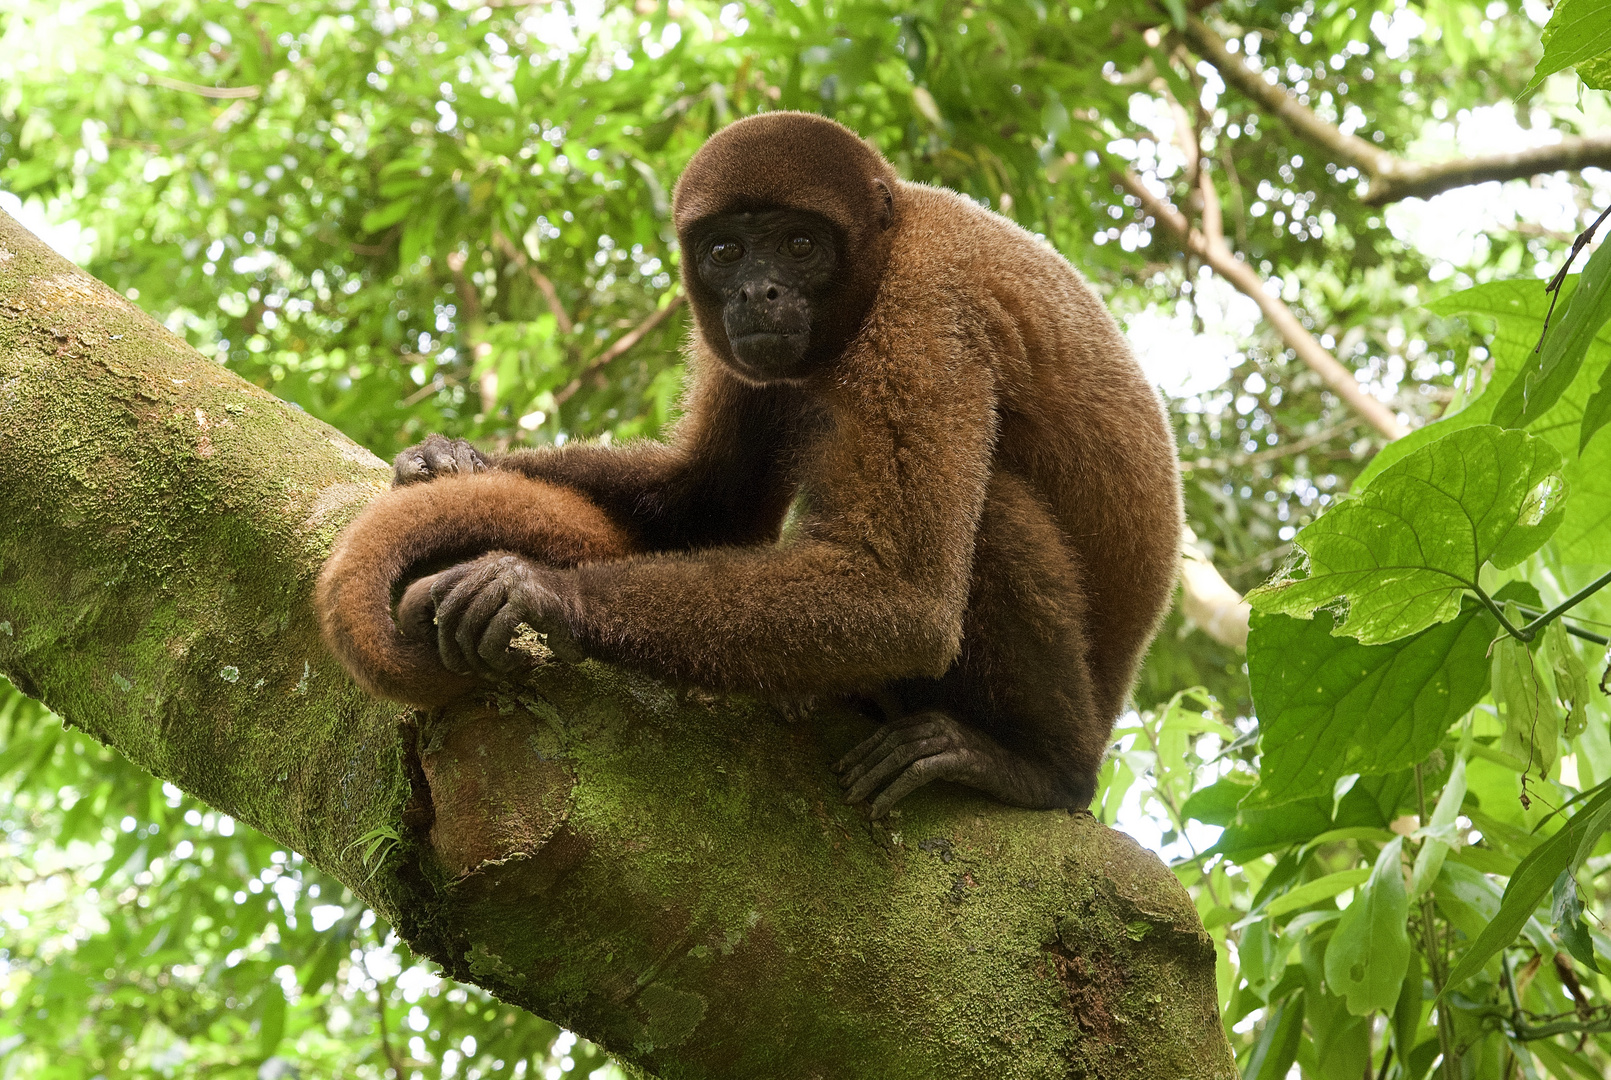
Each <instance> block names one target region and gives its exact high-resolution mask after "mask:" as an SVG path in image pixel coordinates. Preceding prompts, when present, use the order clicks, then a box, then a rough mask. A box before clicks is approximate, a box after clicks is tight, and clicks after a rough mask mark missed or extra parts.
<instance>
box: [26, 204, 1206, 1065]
mask: <svg viewBox="0 0 1611 1080" xmlns="http://www.w3.org/2000/svg"><path fill="white" fill-rule="evenodd" d="M0 440H3V442H0V448H3V457H0V671H4V673H5V674H6V675H7V676H9V677H10V678H11V679H12V680H13V681H14V682H15V683H16V684H17V685H18V686H19V687H20V688H21V689H22V690H23V691H24V692H26V693H28V694H30V695H32V696H34V697H37V698H40V699H41V700H43V701H44V702H45V703H47V704H48V705H49V706H50V707H52V708H53V709H55V710H56V711H57V712H58V713H59V714H60V715H62V716H63V717H64V718H65V719H66V720H67V722H68V723H70V724H73V725H75V726H78V727H81V728H83V729H84V730H85V731H88V732H90V733H91V734H93V735H94V736H96V737H97V738H99V739H101V740H103V741H105V742H107V743H109V744H111V745H113V746H115V747H117V748H118V749H119V750H120V751H122V752H123V753H124V754H126V755H128V757H129V758H130V759H131V760H133V761H135V762H136V763H138V764H139V765H140V766H141V767H143V768H146V769H148V770H150V771H151V772H152V773H154V774H156V775H157V776H160V777H162V778H164V779H166V780H169V781H171V782H173V783H174V784H176V785H178V786H179V787H181V788H183V789H185V790H186V791H189V792H191V793H193V794H195V795H197V796H199V797H201V798H203V799H206V800H207V801H208V802H210V803H212V804H213V805H215V806H217V807H218V808H220V809H222V810H224V811H227V812H228V813H230V814H233V815H235V816H236V817H238V818H240V819H241V820H242V821H246V822H249V823H250V824H252V825H253V826H254V827H256V828H258V829H260V830H262V831H263V832H265V833H267V834H268V835H269V836H271V837H273V838H275V839H276V840H277V841H279V842H281V843H283V844H286V845H288V846H290V847H292V848H295V849H296V850H297V851H300V852H302V853H303V854H304V855H306V856H307V857H308V858H309V859H310V860H312V861H313V862H314V863H316V864H317V865H319V866H321V867H323V868H324V869H326V870H329V871H330V872H331V873H333V874H335V875H337V876H339V877H340V878H341V879H342V880H344V881H345V882H347V884H348V885H349V886H350V887H351V888H352V889H353V890H354V891H355V892H356V893H358V894H359V895H360V896H362V897H363V898H364V899H365V900H366V901H368V902H369V903H370V904H372V905H373V906H374V907H375V909H376V910H377V911H378V912H380V913H381V914H382V915H384V916H385V917H386V918H387V919H389V920H390V921H391V923H392V924H393V925H394V926H395V927H396V928H397V930H398V932H399V933H400V934H401V935H402V936H403V938H404V939H405V940H406V941H407V942H408V943H409V945H410V946H411V947H412V948H413V949H414V950H415V951H416V952H417V953H419V954H421V955H424V956H427V957H430V958H432V959H433V960H436V961H438V962H439V963H441V964H442V966H443V967H444V968H446V970H447V972H448V974H450V975H451V976H453V977H454V978H456V979H460V980H464V981H467V982H473V983H476V984H478V985H480V986H483V987H486V988H487V989H488V990H490V991H492V992H493V993H495V994H497V995H498V996H499V997H500V998H503V999H504V1000H506V1001H510V1002H514V1003H517V1004H519V1005H521V1006H524V1007H526V1008H528V1009H531V1010H532V1011H534V1012H536V1013H538V1014H540V1015H542V1016H544V1017H546V1018H548V1019H550V1020H553V1021H555V1022H557V1023H561V1024H564V1025H566V1026H567V1027H569V1028H571V1029H573V1030H575V1031H576V1032H578V1033H579V1034H581V1035H584V1036H586V1037H587V1038H589V1039H593V1040H595V1041H597V1042H599V1043H601V1044H602V1045H603V1046H605V1047H606V1048H607V1049H609V1050H610V1051H611V1052H612V1053H614V1054H617V1055H619V1056H620V1057H622V1058H623V1059H625V1060H627V1061H630V1062H633V1063H635V1064H637V1065H638V1066H639V1067H641V1068H642V1069H644V1070H647V1071H649V1072H651V1073H654V1074H656V1075H658V1076H661V1077H665V1078H667V1080H671V1078H685V1077H686V1078H694V1077H744V1078H749V1077H757V1078H778V1080H785V1078H793V1077H800V1078H806V1077H822V1078H834V1080H846V1078H855V1077H878V1078H904V1077H947V1078H951V1077H979V1078H989V1080H1005V1078H1015V1077H1025V1078H1028V1077H1114V1078H1119V1077H1125V1078H1129V1077H1135V1078H1138V1080H1139V1078H1149V1080H1150V1078H1170V1080H1172V1078H1176V1077H1193V1078H1196V1077H1225V1078H1230V1077H1233V1076H1234V1075H1235V1067H1234V1063H1233V1061H1232V1059H1231V1054H1230V1050H1229V1046H1228V1043H1227V1042H1226V1039H1225V1037H1224V1033H1223V1031H1222V1029H1221V1026H1220V1022H1219V1017H1218V1012H1217V1009H1216V1001H1215V990H1214V951H1213V948H1212V947H1211V944H1210V941H1209V938H1208V937H1207V935H1206V934H1205V933H1204V932H1203V929H1202V926H1201V924H1200V922H1199V921H1198V917H1197V913H1196V911H1195V910H1194V908H1193V906H1192V904H1191V901H1190V900H1189V898H1188V897H1187V895H1186V893H1185V891H1184V889H1182V888H1181V886H1180V885H1179V884H1178V883H1177V882H1176V880H1175V878H1174V876H1173V875H1172V874H1170V873H1169V871H1168V870H1167V869H1166V868H1164V867H1163V866H1162V865H1161V864H1160V863H1159V862H1158V860H1157V859H1156V858H1155V857H1154V856H1152V855H1151V854H1149V853H1148V852H1146V851H1144V850H1142V849H1141V848H1140V847H1139V846H1137V845H1136V844H1135V843H1134V842H1133V841H1131V840H1130V839H1129V838H1127V837H1125V836H1124V835H1122V834H1120V833H1117V832H1114V831H1112V830H1109V829H1107V828H1104V827H1103V826H1101V825H1099V824H1098V823H1096V822H1095V821H1094V820H1093V819H1092V818H1091V817H1090V816H1089V815H1086V814H1074V815H1070V814H1066V813H1062V812H1029V811H1023V810H1015V809H1009V808H1006V807H1002V806H997V805H994V804H991V803H989V802H987V801H985V800H982V799H979V798H976V797H973V796H971V795H969V794H967V793H966V792H964V791H962V790H959V789H942V788H940V787H938V786H937V787H934V788H932V789H928V790H925V791H923V792H920V793H919V794H917V795H915V796H913V797H912V798H910V799H908V800H907V801H906V803H904V804H903V807H902V811H901V813H900V814H899V815H898V816H897V817H896V820H895V821H894V823H893V824H891V825H890V827H888V828H885V827H883V826H881V825H875V824H871V823H869V822H868V821H867V819H866V817H865V814H864V813H863V811H862V810H861V809H859V808H856V807H848V806H845V805H843V804H842V803H841V802H840V801H839V797H838V789H837V786H836V784H835V783H834V781H833V778H832V776H831V774H830V772H829V770H828V764H829V762H831V761H833V760H834V759H835V757H836V756H837V755H838V754H840V753H842V752H843V751H845V750H846V749H847V748H849V747H850V746H852V745H853V744H854V743H855V742H856V741H857V740H858V739H860V738H862V737H863V736H864V735H865V734H866V733H867V731H868V730H869V728H870V724H869V722H868V721H866V720H864V719H862V718H860V717H858V716H856V715H854V714H851V713H848V712H842V711H835V710H831V709H829V710H823V711H820V712H818V713H817V714H815V715H813V716H811V717H809V718H807V719H803V720H794V721H791V720H787V719H785V718H784V717H783V716H782V715H780V714H779V712H778V711H777V710H775V709H773V708H771V707H770V706H768V705H766V704H764V703H761V702H757V701H751V700H743V699H737V698H723V699H710V698H706V697H698V696H695V697H687V696H681V697H680V696H679V695H677V694H675V693H673V692H672V691H671V690H669V689H667V688H666V687H665V686H663V685H661V684H659V683H656V682H654V681H652V680H650V679H647V678H643V677H640V676H636V675H633V674H629V673H626V672H622V671H619V670H614V669H611V668H608V667H605V666H602V665H599V664H593V663H588V664H582V665H579V666H575V667H566V666H562V665H551V666H549V667H546V668H543V669H541V670H540V671H539V672H538V673H537V674H536V675H535V676H534V677H533V678H532V679H531V680H530V681H529V682H528V683H526V684H524V685H522V686H519V687H514V688H505V690H504V691H503V692H501V693H497V694H489V695H487V697H486V698H485V699H483V700H479V701H473V702H468V703H466V704H464V705H462V706H460V707H456V708H453V709H450V710H446V711H437V712H434V713H416V712H412V711H410V710H408V709H404V708H401V707H398V706H394V705H389V704H385V703H381V702H377V701H374V700H372V699H370V698H368V697H367V696H366V695H365V694H363V693H362V692H361V691H359V690H358V689H357V688H356V687H355V686H354V685H353V683H352V682H351V681H350V680H349V679H348V678H347V677H346V675H345V674H344V673H343V672H342V670H341V668H340V667H339V666H338V665H337V664H336V663H335V661H334V660H333V659H332V658H331V657H329V656H328V655H327V654H326V653H325V651H324V649H323V648H322V647H321V645H320V642H319V636H318V631H317V628H316V625H315V620H314V616H313V613H312V611H311V608H310V605H309V597H310V594H311V591H312V585H313V580H314V577H315V575H316V574H317V572H318V569H319V566H320V563H321V562H322V561H323V559H324V556H325V554H326V552H327V551H328V550H329V547H330V543H331V540H332V538H333V537H334V536H335V534H336V532H337V531H338V530H339V529H340V528H341V526H342V525H344V524H345V523H346V522H347V521H348V520H350V519H351V518H352V516H353V515H354V514H355V513H356V512H357V511H358V509H359V508H360V507H362V506H363V505H364V503H365V502H367V501H368V500H369V499H371V498H372V497H374V496H375V495H377V494H379V493H380V492H381V491H384V490H385V489H386V487H387V484H388V479H389V470H388V468H387V466H386V465H385V464H384V463H382V462H381V461H380V460H378V459H377V458H375V457H374V456H373V455H372V454H370V453H369V452H368V451H366V450H364V449H363V448H361V447H359V446H357V445H355V444H354V443H352V442H351V441H349V440H348V439H347V438H345V437H344V436H342V435H341V434H339V433H338V432H336V431H335V430H334V429H332V428H330V427H328V426H326V425H325V424H323V423H320V422H319V421H316V420H314V419H312V418H311V417H309V416H307V415H305V414H304V413H302V412H301V411H300V410H298V409H296V408H295V407H293V406H290V405H287V404H285V403H284V402H281V401H279V400H277V399H275V398H274V397H272V396H270V395H269V394H267V393H266V392H264V391H262V390H260V389H258V388H257V387H255V386H252V385H250V384H248V383H246V382H244V381H242V380H241V379H239V378H237V377H236V376H235V375H233V374H231V373H230V372H229V371H227V370H225V369H224V368H222V367H219V366H217V365H215V364H213V363H210V362H208V361H207V360H206V359H204V358H202V357H201V356H199V355H197V354H196V353H195V352H193V351H192V350H191V349H190V348H189V347H188V346H186V345H185V343H184V342H183V341H181V340H180V339H178V338H177V337H175V336H174V335H172V334H170V333H169V332H168V331H166V330H164V329H163V328H162V327H160V326H158V325H157V324H156V323H155V322H153V321H152V320H151V319H149V318H148V317H146V316H145V315H144V314H142V313H141V312H140V311H138V310H137V309H136V308H134V307H133V306H132V305H130V304H129V303H127V302H126V301H125V300H124V299H123V298H122V297H120V296H118V295H117V294H116V293H114V292H112V291H110V290H109V289H107V288H106V287H105V286H103V285H101V284H100V283H98V282H96V281H94V280H93V279H91V278H89V277H87V276H86V275H84V274H83V273H82V272H80V271H79V270H77V269H76V268H74V267H73V266H72V265H70V264H69V263H67V262H66V261H65V260H63V259H61V258H60V257H58V256H56V255H55V254H54V253H52V252H50V251H49V250H48V249H46V248H45V247H44V245H43V244H41V243H40V242H39V241H38V240H36V239H35V238H34V237H32V236H31V235H29V234H28V233H27V232H26V231H25V230H24V229H22V228H21V227H20V226H19V225H18V224H17V223H16V222H15V221H13V220H12V219H11V218H9V217H7V216H6V215H4V214H3V213H0ZM366 856H368V858H367V861H366Z"/></svg>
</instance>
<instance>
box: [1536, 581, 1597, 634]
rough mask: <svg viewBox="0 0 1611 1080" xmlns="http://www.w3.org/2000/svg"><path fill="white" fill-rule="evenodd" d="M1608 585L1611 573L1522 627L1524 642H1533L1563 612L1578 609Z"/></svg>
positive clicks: (1592, 582)
mask: <svg viewBox="0 0 1611 1080" xmlns="http://www.w3.org/2000/svg"><path fill="white" fill-rule="evenodd" d="M1607 585H1611V573H1607V574H1602V575H1600V576H1599V577H1597V578H1595V579H1594V580H1593V581H1591V582H1589V583H1588V584H1587V585H1585V586H1583V588H1581V589H1579V590H1578V591H1577V592H1575V593H1573V594H1572V595H1571V596H1568V597H1567V598H1566V599H1565V600H1562V601H1561V602H1560V603H1559V604H1556V605H1555V606H1554V607H1552V608H1550V609H1549V610H1548V611H1546V612H1544V614H1542V615H1540V616H1539V617H1538V618H1536V619H1534V620H1533V621H1532V622H1530V623H1528V624H1527V625H1526V626H1524V627H1522V628H1521V632H1522V633H1523V634H1525V635H1526V636H1525V637H1524V638H1523V639H1522V640H1524V641H1531V640H1532V638H1533V635H1534V634H1536V633H1537V632H1538V631H1540V630H1542V629H1543V628H1544V627H1546V626H1548V625H1549V624H1550V623H1552V622H1554V621H1555V620H1556V619H1558V618H1560V616H1561V614H1562V613H1563V612H1566V611H1570V610H1571V609H1572V608H1574V607H1576V606H1577V605H1578V604H1581V603H1582V602H1583V601H1585V600H1587V599H1588V598H1589V597H1591V596H1593V595H1594V594H1595V593H1597V592H1599V591H1600V590H1601V589H1603V588H1605V587H1606V586H1607Z"/></svg>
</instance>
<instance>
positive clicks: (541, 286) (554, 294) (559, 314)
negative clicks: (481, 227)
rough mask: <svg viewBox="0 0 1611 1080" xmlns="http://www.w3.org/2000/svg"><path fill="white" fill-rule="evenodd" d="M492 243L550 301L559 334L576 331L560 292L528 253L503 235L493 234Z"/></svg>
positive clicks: (549, 305)
mask: <svg viewBox="0 0 1611 1080" xmlns="http://www.w3.org/2000/svg"><path fill="white" fill-rule="evenodd" d="M492 242H493V243H494V244H496V245H497V247H498V250H499V251H501V252H503V253H504V256H505V257H506V258H508V259H509V260H510V261H511V262H513V263H514V264H515V265H516V266H518V267H520V268H521V269H522V270H524V271H526V274H527V276H528V277H530V278H531V283H532V284H533V285H535V286H537V291H538V292H540V293H542V294H543V299H544V300H546V301H548V310H549V311H550V312H551V313H552V314H553V316H554V322H555V323H556V324H558V326H559V332H560V333H562V334H569V333H570V332H571V331H573V330H575V329H576V325H575V324H574V323H572V322H571V317H570V315H569V313H567V312H566V310H565V305H564V304H562V303H560V299H559V290H558V289H556V288H555V287H554V283H553V282H552V281H550V280H549V278H548V275H547V274H545V273H543V272H542V271H541V270H539V269H537V264H536V263H534V262H532V261H531V260H530V259H528V258H526V253H525V252H524V251H521V250H520V248H518V247H516V246H515V242H514V241H513V240H511V239H509V237H507V236H505V235H504V234H503V233H501V232H495V233H493V234H492Z"/></svg>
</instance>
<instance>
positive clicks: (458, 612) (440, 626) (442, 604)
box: [431, 561, 491, 675]
mask: <svg viewBox="0 0 1611 1080" xmlns="http://www.w3.org/2000/svg"><path fill="white" fill-rule="evenodd" d="M489 576H491V575H489V574H488V571H487V567H486V566H485V564H484V563H482V562H481V561H477V562H469V563H460V564H459V565H457V566H451V567H449V568H448V569H446V570H444V571H442V572H441V573H440V574H438V575H436V579H435V581H434V582H433V583H432V585H431V600H432V601H433V602H434V603H435V604H436V647H437V652H438V653H440V654H441V657H442V666H443V667H445V668H447V669H448V670H449V671H452V672H455V673H457V674H460V675H467V674H469V673H470V663H469V661H468V660H466V659H465V658H464V655H463V650H462V649H460V647H459V641H458V630H459V623H460V621H461V620H462V619H463V618H464V613H465V611H466V610H467V609H468V608H469V606H470V604H471V603H472V602H473V601H474V600H475V598H476V597H477V596H478V595H480V592H481V590H482V588H483V587H484V586H485V585H486V584H487V581H488V578H489Z"/></svg>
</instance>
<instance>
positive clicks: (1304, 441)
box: [1180, 416, 1363, 472]
mask: <svg viewBox="0 0 1611 1080" xmlns="http://www.w3.org/2000/svg"><path fill="white" fill-rule="evenodd" d="M1362 422H1363V421H1362V419H1361V418H1360V417H1358V416H1350V417H1348V418H1347V419H1346V420H1343V421H1342V422H1340V423H1336V424H1332V425H1331V426H1330V427H1328V428H1325V429H1324V430H1322V431H1317V432H1315V433H1314V434H1313V435H1305V436H1304V437H1303V438H1301V439H1295V440H1293V441H1292V442H1289V443H1282V444H1281V445H1279V446H1272V447H1270V448H1269V449H1268V450H1260V451H1259V452H1258V453H1256V454H1237V455H1235V456H1234V457H1228V458H1218V459H1214V458H1199V459H1198V460H1197V461H1195V462H1193V463H1190V464H1188V463H1186V462H1181V465H1180V471H1181V472H1191V471H1192V470H1194V469H1240V468H1244V467H1245V466H1248V465H1258V464H1260V463H1262V462H1265V461H1275V460H1277V459H1279V458H1284V457H1288V456H1290V455H1292V454H1301V453H1303V451H1305V450H1308V449H1309V448H1311V447H1314V446H1319V445H1321V444H1322V443H1328V442H1330V441H1331V440H1332V439H1335V438H1336V437H1337V436H1339V435H1342V434H1344V433H1345V432H1348V431H1352V430H1353V429H1354V428H1356V427H1358V426H1359V425H1360V424H1361V423H1362Z"/></svg>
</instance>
